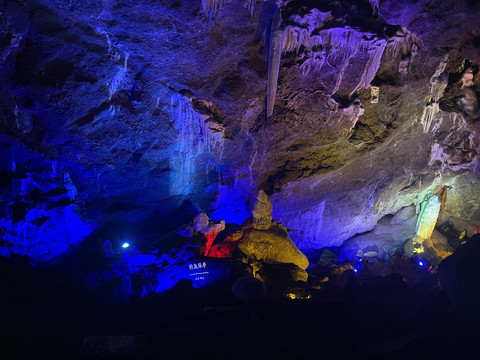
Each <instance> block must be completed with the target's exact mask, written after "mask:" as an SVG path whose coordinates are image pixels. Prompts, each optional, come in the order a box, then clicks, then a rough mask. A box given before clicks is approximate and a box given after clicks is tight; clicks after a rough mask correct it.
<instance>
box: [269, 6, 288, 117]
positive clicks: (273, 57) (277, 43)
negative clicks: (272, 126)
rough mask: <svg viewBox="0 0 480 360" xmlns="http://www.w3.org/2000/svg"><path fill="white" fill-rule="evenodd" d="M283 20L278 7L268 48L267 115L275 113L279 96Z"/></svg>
mask: <svg viewBox="0 0 480 360" xmlns="http://www.w3.org/2000/svg"><path fill="white" fill-rule="evenodd" d="M281 21H282V12H281V8H276V10H275V13H274V16H273V21H272V25H271V29H270V41H269V45H270V46H269V49H268V82H267V117H270V116H272V115H273V107H274V106H275V98H276V96H277V84H278V73H279V70H280V60H281V57H282V45H283V37H284V29H283V28H282V27H281Z"/></svg>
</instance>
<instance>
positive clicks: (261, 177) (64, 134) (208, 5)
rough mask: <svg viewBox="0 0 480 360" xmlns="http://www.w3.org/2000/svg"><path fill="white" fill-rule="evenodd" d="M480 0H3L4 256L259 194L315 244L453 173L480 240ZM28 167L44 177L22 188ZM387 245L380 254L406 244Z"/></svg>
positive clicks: (154, 227)
mask: <svg viewBox="0 0 480 360" xmlns="http://www.w3.org/2000/svg"><path fill="white" fill-rule="evenodd" d="M222 3H223V6H220V5H221V4H222ZM479 6H480V5H479V3H478V1H470V0H468V1H467V0H461V1H455V2H453V1H450V0H448V1H440V0H433V1H430V0H428V1H427V0H419V1H408V2H407V3H404V2H401V1H398V0H385V1H367V0H362V1H357V2H351V1H346V0H345V1H344V0H342V1H333V0H327V1H322V2H313V1H308V2H305V1H300V0H292V1H277V2H275V3H273V2H263V1H239V2H230V1H224V2H220V1H203V2H202V1H200V0H184V1H161V2H142V3H141V4H139V3H138V2H135V1H132V0H124V1H120V2H116V1H111V0H105V1H102V2H93V1H76V2H72V1H67V0H59V1H52V0H34V1H28V2H18V1H8V2H4V3H2V4H1V5H0V12H1V14H2V15H1V16H2V20H5V21H2V22H1V23H0V34H2V35H1V36H0V79H1V81H0V132H1V137H0V142H1V145H2V146H1V149H0V151H1V155H2V157H1V159H2V160H1V161H0V171H1V174H2V176H1V178H2V190H1V191H2V193H1V195H2V198H4V199H7V201H5V204H4V206H2V207H1V209H0V231H1V232H2V233H4V234H6V240H4V242H2V244H0V251H1V253H2V254H11V253H18V254H27V255H31V254H34V253H37V254H39V255H38V256H39V258H43V255H44V254H47V253H48V251H49V250H53V249H54V248H55V250H54V251H51V252H50V254H51V256H46V257H44V258H45V259H49V258H51V257H56V256H58V255H60V254H63V253H65V252H66V251H67V250H68V249H69V248H70V245H72V246H73V247H74V246H75V244H78V243H79V242H81V241H82V239H84V238H85V237H87V236H88V235H89V234H90V233H92V231H93V230H94V228H95V226H98V228H97V229H96V230H97V233H99V234H106V235H108V238H111V240H112V242H114V243H115V241H118V240H117V239H119V238H121V237H122V236H124V234H125V233H131V234H132V236H133V237H137V238H141V237H142V236H144V235H145V233H153V234H157V235H158V234H162V233H167V232H168V231H171V230H173V229H175V228H177V227H178V226H180V225H181V224H184V223H186V222H188V221H189V220H190V219H191V218H192V217H193V216H194V215H195V214H197V213H198V212H199V211H203V210H205V211H208V213H209V215H210V216H211V217H212V218H218V219H225V221H226V222H227V223H237V224H241V223H242V222H243V221H244V220H245V218H246V217H248V216H249V214H248V209H249V208H251V206H250V204H249V203H248V201H249V200H248V199H251V198H252V197H253V196H254V195H255V193H256V191H257V189H258V188H262V189H265V192H266V193H267V194H268V195H269V196H270V199H271V202H272V203H273V205H274V210H273V217H274V218H275V219H277V220H278V221H279V222H281V223H283V224H284V225H285V226H286V227H287V228H288V229H289V231H288V233H289V235H290V236H291V238H292V240H293V242H294V243H295V244H296V245H297V246H298V248H299V249H300V250H302V251H303V252H305V253H307V254H308V253H309V252H312V251H315V249H318V248H322V247H327V246H341V245H342V244H343V243H345V242H347V244H348V241H350V242H351V243H352V242H354V241H355V237H358V236H361V234H364V233H367V232H372V231H374V229H375V227H376V226H379V225H380V227H382V226H383V225H382V224H380V223H379V222H381V221H382V219H384V218H385V217H386V216H391V215H394V214H396V213H397V212H398V211H401V209H403V208H406V207H409V206H411V205H413V204H414V203H415V199H416V197H417V196H418V195H419V194H422V193H424V192H425V191H429V190H431V189H433V188H434V187H435V186H437V185H445V186H449V190H448V192H449V199H448V201H447V202H446V204H445V211H444V214H443V216H442V219H441V221H442V224H443V223H448V224H449V226H450V228H451V229H454V230H455V231H456V232H458V233H461V232H462V231H466V233H467V236H471V235H472V229H473V228H474V227H475V226H479V225H480V223H479V220H478V219H480V190H479V179H480V163H479V155H478V154H479V147H480V141H479V138H480V136H479V131H480V127H479V126H480V125H479V124H480V123H479V115H478V114H479V104H480V102H479V93H480V75H479V74H480V72H479V66H480V65H479V62H480V55H479V54H480V50H479V46H478V38H479V31H478V29H479V26H480V20H479V17H478V16H477V14H478V13H479V11H480V8H479ZM272 10H275V11H274V12H272ZM272 14H273V15H272ZM280 45H281V46H280ZM54 164H55V165H54ZM54 169H55V170H54ZM27 174H31V180H32V183H36V184H40V185H41V186H40V188H39V190H34V189H32V188H29V189H28V192H31V194H30V195H29V196H30V199H29V200H27V201H24V200H25V199H22V198H21V197H22V196H21V194H20V187H21V185H20V183H21V182H22V181H23V180H26V179H27V177H28V175H27ZM62 174H63V175H62ZM64 174H68V178H69V179H70V180H68V181H67V180H65V181H64V182H57V184H58V186H57V187H56V188H55V189H54V188H53V187H52V188H50V187H48V186H47V185H45V181H46V179H47V178H48V177H49V176H50V177H51V178H52V179H53V178H55V179H57V178H58V179H60V177H61V176H64ZM65 176H66V175H65ZM63 191H66V193H65V194H69V195H68V196H67V195H65V196H64V199H60V198H59V195H58V192H63ZM32 192H33V193H32ZM39 192H40V193H41V194H39ZM73 193H75V195H74V196H71V198H70V194H73ZM37 195H39V196H37ZM33 198H35V199H34V200H33ZM66 198H68V199H69V200H66ZM67 202H70V203H69V204H67ZM34 209H36V210H35V211H34ZM53 209H55V210H53ZM267 212H268V211H267ZM27 214H29V215H28V216H29V218H28V221H27V217H26V216H27ZM59 214H60V215H59ZM62 214H64V215H65V216H66V217H65V218H63V217H62V216H63V215H62ZM265 215H266V214H265ZM17 216H19V217H20V218H21V219H20V220H18V221H16V220H17V219H18V217H17ZM261 216H263V215H261ZM46 217H48V218H49V219H50V220H49V219H47V220H45V219H46ZM60 218H62V220H58V221H57V220H52V219H60ZM264 220H265V222H263V220H259V223H257V224H255V227H262V226H266V225H267V223H268V221H266V219H264ZM27 223H28V224H27ZM53 223H55V226H54V225H53ZM67 223H68V224H69V225H68V226H67ZM72 223H75V225H72ZM62 224H63V225H62ZM95 224H98V225H95ZM437 224H438V225H440V223H437ZM64 225H65V226H64ZM397 225H400V224H397ZM72 226H73V227H74V228H75V229H78V230H79V231H73V233H74V234H73V235H72V234H71V233H69V231H66V230H65V231H64V230H62V229H68V228H72ZM54 227H56V230H55V229H53V228H54ZM27 228H28V230H27V233H28V234H27V237H26V238H25V236H24V237H22V236H21V235H19V234H21V233H22V231H24V230H25V229H27ZM112 229H113V230H112ZM253 230H255V231H263V230H260V229H256V228H253V229H251V230H249V231H253ZM264 231H272V232H273V233H276V234H283V235H278V236H280V237H283V236H284V232H283V230H278V229H277V230H275V231H274V230H272V229H271V228H270V229H268V230H264ZM23 233H25V232H23ZM112 233H114V234H112ZM39 234H47V235H48V236H47V235H45V236H43V235H39ZM53 234H54V235H53ZM50 235H52V236H50ZM53 239H55V241H58V242H59V243H61V244H67V246H63V245H62V246H59V247H57V246H56V245H55V241H54V240H53ZM385 239H386V238H385V237H383V238H382V239H381V240H379V241H382V242H383V243H382V245H381V247H382V248H383V250H380V249H379V250H378V251H379V252H382V251H384V252H387V251H389V249H388V246H387V244H389V246H393V247H395V246H396V244H397V240H396V239H393V240H392V241H390V240H385ZM24 244H25V246H24ZM39 244H42V245H41V246H42V247H43V248H44V249H45V251H44V250H43V249H42V250H38V252H37V250H31V251H30V250H25V249H30V248H29V247H28V246H30V245H32V246H33V248H32V249H34V248H36V247H37V246H38V245H39ZM372 246H373V245H372ZM357 250H358V249H357ZM390 250H391V249H390ZM362 251H363V252H364V253H365V249H362ZM34 256H36V255H34Z"/></svg>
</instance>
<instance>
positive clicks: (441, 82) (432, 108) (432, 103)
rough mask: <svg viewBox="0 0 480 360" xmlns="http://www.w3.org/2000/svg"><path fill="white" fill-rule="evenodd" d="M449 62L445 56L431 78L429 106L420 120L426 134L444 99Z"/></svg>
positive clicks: (426, 106)
mask: <svg viewBox="0 0 480 360" xmlns="http://www.w3.org/2000/svg"><path fill="white" fill-rule="evenodd" d="M447 60H448V55H446V56H444V58H443V59H442V61H440V63H439V64H438V66H437V69H436V70H435V73H434V74H433V75H432V77H431V78H430V96H429V97H428V99H427V104H426V105H425V108H424V109H423V114H422V117H421V119H420V123H421V124H422V127H423V132H424V133H428V132H429V131H430V128H431V126H432V123H433V121H434V119H435V116H436V115H437V114H438V112H439V111H440V106H439V101H440V99H441V98H442V96H443V92H444V91H445V88H446V87H447V83H448V76H447V75H446V73H445V69H446V66H447Z"/></svg>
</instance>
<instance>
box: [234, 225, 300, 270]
mask: <svg viewBox="0 0 480 360" xmlns="http://www.w3.org/2000/svg"><path fill="white" fill-rule="evenodd" d="M238 249H240V251H241V252H242V253H244V254H245V256H247V257H253V258H255V259H256V260H259V261H262V262H264V263H266V264H295V265H297V266H298V267H299V268H301V269H303V270H305V269H306V268H307V266H308V264H309V262H308V259H307V257H306V256H305V255H304V254H303V253H302V252H301V251H300V250H298V248H297V247H296V246H295V244H294V243H293V242H292V240H291V239H290V236H289V235H288V232H287V229H286V228H285V227H284V226H283V225H282V224H274V225H272V226H271V227H270V229H269V230H255V229H253V228H247V229H245V230H244V231H243V236H242V238H241V239H240V240H239V241H238Z"/></svg>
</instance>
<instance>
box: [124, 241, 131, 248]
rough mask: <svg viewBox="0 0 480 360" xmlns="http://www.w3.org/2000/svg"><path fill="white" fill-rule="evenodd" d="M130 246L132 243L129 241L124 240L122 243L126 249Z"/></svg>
mask: <svg viewBox="0 0 480 360" xmlns="http://www.w3.org/2000/svg"><path fill="white" fill-rule="evenodd" d="M129 246H130V244H129V243H128V242H124V243H123V244H122V248H124V249H126V248H128V247H129Z"/></svg>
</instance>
